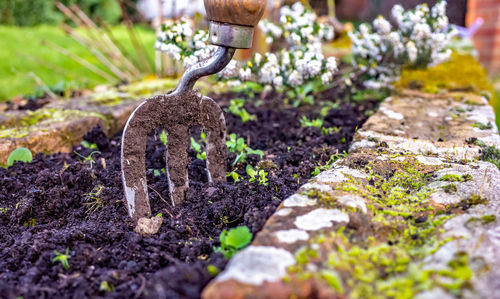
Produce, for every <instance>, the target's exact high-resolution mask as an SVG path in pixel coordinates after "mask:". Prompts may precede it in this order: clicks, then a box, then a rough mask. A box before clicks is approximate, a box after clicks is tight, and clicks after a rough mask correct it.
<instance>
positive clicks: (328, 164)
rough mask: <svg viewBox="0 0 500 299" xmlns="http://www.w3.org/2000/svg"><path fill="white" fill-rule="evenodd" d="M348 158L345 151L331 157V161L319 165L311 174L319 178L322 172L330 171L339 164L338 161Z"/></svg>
mask: <svg viewBox="0 0 500 299" xmlns="http://www.w3.org/2000/svg"><path fill="white" fill-rule="evenodd" d="M345 157H347V152H346V151H344V152H343V153H342V154H333V155H331V156H330V159H329V160H328V161H326V163H325V164H324V165H318V166H316V167H315V168H314V170H313V172H312V173H311V175H312V176H317V175H318V174H319V173H320V172H321V171H323V170H328V169H330V168H332V165H333V163H335V162H337V161H338V160H340V159H342V158H345Z"/></svg>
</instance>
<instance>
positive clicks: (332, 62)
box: [326, 57, 337, 73]
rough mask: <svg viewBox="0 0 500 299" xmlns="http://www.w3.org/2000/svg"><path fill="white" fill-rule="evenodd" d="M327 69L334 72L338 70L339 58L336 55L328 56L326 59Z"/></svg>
mask: <svg viewBox="0 0 500 299" xmlns="http://www.w3.org/2000/svg"><path fill="white" fill-rule="evenodd" d="M326 69H327V70H328V71H329V72H332V73H334V72H335V71H337V59H336V58H335V57H328V58H327V59H326Z"/></svg>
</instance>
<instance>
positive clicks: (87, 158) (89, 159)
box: [73, 151, 101, 168]
mask: <svg viewBox="0 0 500 299" xmlns="http://www.w3.org/2000/svg"><path fill="white" fill-rule="evenodd" d="M73 153H75V154H76V155H77V156H78V157H80V158H82V159H83V160H82V162H83V163H87V162H88V163H89V165H90V168H92V166H94V163H95V161H94V159H93V158H92V155H93V154H100V153H101V152H100V151H93V152H91V153H90V154H89V155H88V156H87V157H85V156H84V155H82V154H80V153H77V152H75V151H73Z"/></svg>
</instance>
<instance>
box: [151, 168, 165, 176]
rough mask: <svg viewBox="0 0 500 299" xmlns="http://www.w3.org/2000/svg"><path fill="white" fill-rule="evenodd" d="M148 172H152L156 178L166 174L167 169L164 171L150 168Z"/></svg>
mask: <svg viewBox="0 0 500 299" xmlns="http://www.w3.org/2000/svg"><path fill="white" fill-rule="evenodd" d="M148 171H152V172H153V175H154V176H160V175H161V174H162V173H165V168H162V169H154V168H148Z"/></svg>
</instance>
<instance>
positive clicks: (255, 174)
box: [246, 164, 269, 186]
mask: <svg viewBox="0 0 500 299" xmlns="http://www.w3.org/2000/svg"><path fill="white" fill-rule="evenodd" d="M246 171H247V174H248V175H249V176H250V179H249V180H248V181H250V182H255V180H256V179H258V181H259V184H261V185H264V186H267V185H269V182H268V179H267V172H266V171H264V170H263V169H257V170H255V169H254V168H253V167H252V165H250V164H248V165H247V169H246Z"/></svg>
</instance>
